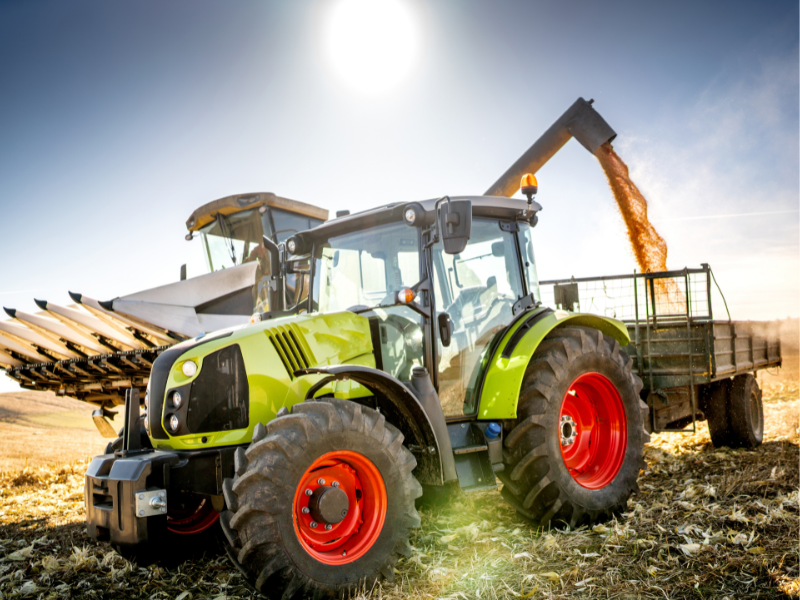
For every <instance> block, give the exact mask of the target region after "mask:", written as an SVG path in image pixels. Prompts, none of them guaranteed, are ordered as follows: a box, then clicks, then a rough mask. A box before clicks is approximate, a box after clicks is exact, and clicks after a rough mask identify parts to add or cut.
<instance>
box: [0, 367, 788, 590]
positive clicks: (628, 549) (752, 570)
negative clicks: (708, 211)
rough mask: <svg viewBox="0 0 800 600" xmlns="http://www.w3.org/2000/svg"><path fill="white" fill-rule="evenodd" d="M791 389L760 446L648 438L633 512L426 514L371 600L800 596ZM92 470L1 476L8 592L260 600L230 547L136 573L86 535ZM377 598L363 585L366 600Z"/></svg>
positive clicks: (776, 398)
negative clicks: (559, 516)
mask: <svg viewBox="0 0 800 600" xmlns="http://www.w3.org/2000/svg"><path fill="white" fill-rule="evenodd" d="M799 407H800V402H799V401H798V386H797V383H796V382H785V381H784V382H780V383H776V384H774V385H770V386H767V390H766V391H765V421H766V423H765V429H766V440H765V443H764V445H763V446H761V447H760V448H758V449H757V450H754V451H748V450H729V449H727V448H723V449H714V448H713V447H711V444H710V441H709V437H708V433H707V429H706V428H705V425H702V426H701V427H700V429H699V431H698V432H697V433H696V434H685V435H684V434H669V435H668V434H661V435H657V436H653V441H652V443H651V444H650V445H649V447H648V448H647V451H646V458H647V464H648V468H647V471H646V472H645V473H644V474H643V475H642V477H641V478H640V485H641V493H640V494H639V495H637V496H634V497H633V498H632V499H631V501H630V502H629V505H628V508H629V510H628V512H627V513H626V514H625V516H624V518H623V519H621V520H619V521H616V522H611V523H607V524H605V525H599V526H596V527H594V528H593V529H586V528H582V529H578V530H576V531H569V532H568V531H559V530H552V531H541V532H540V531H537V530H536V529H534V528H532V527H531V526H530V525H529V524H527V523H526V522H525V521H524V520H522V519H520V518H518V517H517V516H516V515H515V513H514V512H513V511H512V510H510V509H509V507H508V506H507V505H506V504H505V503H504V502H503V501H502V500H501V498H500V496H499V494H497V493H495V492H492V493H484V494H481V495H474V496H468V497H460V498H458V499H456V501H454V502H453V503H451V504H449V505H447V506H444V507H442V508H440V509H426V510H422V511H421V514H422V524H423V526H422V528H421V529H420V530H418V531H417V532H416V533H415V535H414V537H413V539H412V540H411V541H412V545H413V547H414V553H413V555H412V557H411V558H410V559H409V560H405V559H404V560H402V561H401V562H400V563H399V564H398V567H397V572H396V578H395V583H394V584H387V583H384V584H383V585H382V586H380V587H378V588H376V589H375V590H371V595H372V596H374V597H376V598H389V599H393V598H419V599H422V598H450V599H453V600H456V599H461V600H469V599H472V598H481V599H494V598H508V599H509V600H510V599H513V598H534V599H535V598H717V599H722V598H726V597H727V598H729V599H731V600H733V599H734V598H749V597H752V598H779V597H786V596H789V597H798V594H799V590H800V582H799V581H798V524H799V523H800V513H799V511H798V484H799V482H798V441H799V438H798V409H799ZM85 466H86V465H85V463H82V462H73V463H71V464H68V465H65V466H58V467H53V466H42V467H37V468H28V469H24V470H19V469H9V470H7V471H6V472H4V473H2V474H1V475H0V486H1V488H2V491H1V492H0V556H1V557H2V558H0V598H26V597H30V598H34V597H39V598H76V597H80V598H153V599H156V598H180V599H181V600H189V599H190V598H192V599H194V600H197V599H199V598H214V599H217V598H219V599H222V598H251V597H252V596H251V594H250V593H249V592H248V590H247V589H246V588H245V587H244V585H243V584H242V579H241V577H240V576H239V574H238V573H237V572H236V571H235V570H234V569H232V568H231V567H230V566H229V564H228V562H227V559H226V558H225V557H224V556H223V555H221V554H216V555H208V556H205V557H201V558H199V559H194V560H191V561H189V562H187V563H185V564H183V565H177V566H175V565H151V566H145V567H142V566H137V565H134V564H131V563H128V562H127V561H125V560H124V559H122V558H120V557H119V556H118V555H116V554H115V553H114V552H113V551H112V550H111V548H110V547H109V546H108V545H107V544H104V543H96V542H94V541H92V540H90V539H89V538H87V537H86V534H85V532H84V528H83V524H82V518H83V471H84V469H85ZM364 595H370V594H364Z"/></svg>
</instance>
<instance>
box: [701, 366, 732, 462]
mask: <svg viewBox="0 0 800 600" xmlns="http://www.w3.org/2000/svg"><path fill="white" fill-rule="evenodd" d="M730 387H731V380H730V379H723V380H722V381H717V382H714V383H711V384H707V385H704V386H702V388H701V393H702V394H703V396H705V410H704V412H705V415H706V421H707V422H708V434H709V436H710V437H711V443H712V444H714V447H715V448H721V447H722V446H730V445H731V443H732V442H731V425H730V419H729V416H728V398H729V396H730Z"/></svg>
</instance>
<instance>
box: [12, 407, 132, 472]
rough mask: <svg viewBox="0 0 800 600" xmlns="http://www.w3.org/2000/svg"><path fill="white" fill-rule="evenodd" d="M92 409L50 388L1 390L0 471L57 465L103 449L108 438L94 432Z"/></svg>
mask: <svg viewBox="0 0 800 600" xmlns="http://www.w3.org/2000/svg"><path fill="white" fill-rule="evenodd" d="M92 409H93V407H92V406H91V405H89V404H87V403H86V402H81V401H80V400H75V399H74V398H65V397H58V396H56V395H55V394H53V393H52V392H11V393H7V394H0V471H13V470H17V469H23V468H25V467H26V466H27V467H38V466H41V465H51V466H60V465H63V464H65V463H72V462H74V461H76V460H83V459H85V458H86V457H89V456H94V455H96V454H98V453H102V452H103V449H104V448H105V447H106V444H107V443H108V440H105V439H103V438H102V437H101V436H100V434H99V433H98V432H97V429H96V428H95V426H94V423H93V422H92ZM122 416H124V414H123V415H122ZM114 422H115V423H121V422H122V418H121V417H116V419H115V421H114Z"/></svg>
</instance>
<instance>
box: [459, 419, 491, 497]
mask: <svg viewBox="0 0 800 600" xmlns="http://www.w3.org/2000/svg"><path fill="white" fill-rule="evenodd" d="M447 433H448V435H449V437H450V445H451V446H452V448H453V458H454V459H455V463H456V474H457V475H458V483H459V485H460V486H461V490H462V491H464V492H478V491H481V490H488V489H497V482H496V481H495V475H494V470H493V469H492V461H491V460H490V458H489V446H488V445H487V443H486V438H485V437H484V434H483V429H482V428H481V427H480V425H478V424H477V423H474V422H472V423H451V424H449V425H448V426H447Z"/></svg>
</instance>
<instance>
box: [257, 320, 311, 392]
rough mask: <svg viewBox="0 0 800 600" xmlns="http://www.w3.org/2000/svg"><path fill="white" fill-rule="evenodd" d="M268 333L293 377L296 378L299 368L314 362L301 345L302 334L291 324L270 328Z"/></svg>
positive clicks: (287, 370) (290, 375) (304, 367)
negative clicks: (295, 374)
mask: <svg viewBox="0 0 800 600" xmlns="http://www.w3.org/2000/svg"><path fill="white" fill-rule="evenodd" d="M267 335H268V336H269V341H270V342H272V346H273V348H275V352H277V353H278V356H280V357H281V362H283V366H284V367H286V372H287V373H288V374H289V377H290V378H291V379H294V372H295V371H296V370H297V369H306V368H308V367H310V366H311V365H312V364H313V362H314V360H313V357H312V356H311V355H310V353H309V352H308V350H306V349H304V348H303V347H302V346H301V345H300V337H301V336H300V335H298V334H297V333H295V331H294V328H293V327H292V326H291V325H289V326H281V327H275V328H274V329H270V330H268V331H267Z"/></svg>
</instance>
